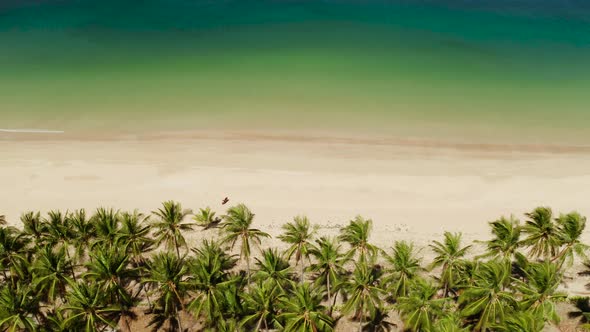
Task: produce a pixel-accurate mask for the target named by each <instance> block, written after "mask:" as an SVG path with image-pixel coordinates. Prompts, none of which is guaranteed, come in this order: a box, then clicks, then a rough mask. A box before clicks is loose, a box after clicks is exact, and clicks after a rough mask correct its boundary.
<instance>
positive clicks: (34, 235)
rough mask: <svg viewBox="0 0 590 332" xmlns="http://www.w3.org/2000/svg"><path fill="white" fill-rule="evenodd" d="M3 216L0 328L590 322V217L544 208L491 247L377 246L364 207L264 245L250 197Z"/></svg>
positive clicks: (513, 326)
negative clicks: (588, 229) (329, 226)
mask: <svg viewBox="0 0 590 332" xmlns="http://www.w3.org/2000/svg"><path fill="white" fill-rule="evenodd" d="M0 220H1V221H2V226H1V227H0V264H1V265H0V269H1V271H2V273H1V275H0V278H1V279H2V286H1V288H0V328H1V329H2V330H3V331H115V330H116V331H150V330H153V331H270V330H274V331H334V330H339V331H350V330H358V331H428V332H452V331H522V332H525V331H526V332H534V331H542V330H544V329H546V328H548V327H551V326H554V327H555V326H557V324H559V322H560V320H564V319H566V320H570V321H572V324H574V326H573V327H572V328H573V329H577V330H581V329H584V328H585V327H587V326H588V325H587V322H588V321H589V320H590V302H589V300H588V298H587V297H581V296H573V295H571V294H568V293H567V287H566V286H567V283H568V280H570V279H571V278H586V277H585V276H584V275H585V273H584V272H581V273H573V272H572V271H571V267H572V266H573V264H574V262H575V261H579V262H581V263H584V262H585V260H586V252H587V250H588V248H589V247H588V245H586V244H584V243H582V242H581V240H580V237H581V235H582V233H583V231H584V228H585V225H586V218H585V217H583V216H581V215H580V214H579V213H577V212H571V213H567V214H559V215H557V214H555V213H553V212H552V210H551V209H550V208H548V207H538V208H535V209H534V210H532V211H531V212H529V213H526V214H525V216H524V218H523V219H522V221H520V220H518V219H516V218H514V217H510V218H504V217H502V218H500V219H498V220H495V221H492V222H490V223H489V226H490V232H491V236H490V238H489V240H488V241H481V242H474V243H464V241H462V236H461V234H460V233H449V232H446V233H444V236H443V238H440V239H432V241H431V243H430V244H429V245H428V247H424V248H419V247H417V246H416V245H414V244H413V243H410V242H407V241H403V240H399V241H392V243H391V246H390V247H388V248H379V247H377V246H375V245H374V244H372V243H371V237H370V236H371V226H372V221H371V220H370V219H365V218H363V217H361V216H357V217H355V218H354V219H352V220H350V221H349V222H348V223H347V224H346V225H343V226H342V227H340V228H339V229H338V232H339V233H338V236H334V237H325V236H320V235H319V234H318V229H317V227H316V226H314V224H313V223H312V222H311V221H310V220H308V218H306V217H304V216H298V217H295V218H294V219H293V220H292V221H291V222H287V223H285V224H284V225H282V226H281V227H282V228H281V231H282V233H281V235H280V236H279V237H278V240H280V241H281V243H282V244H283V245H282V246H278V247H277V248H275V247H270V246H268V245H267V244H266V243H267V242H268V241H269V238H270V235H269V234H268V233H266V232H265V231H264V230H262V229H257V228H256V220H255V214H254V213H253V212H252V211H251V210H250V209H249V208H248V207H246V206H245V205H243V204H238V205H235V206H232V207H230V208H228V209H227V211H225V212H224V214H223V215H221V214H219V215H218V214H216V213H215V212H214V211H212V210H211V209H210V208H205V209H199V210H198V211H197V212H192V211H191V210H186V209H183V207H182V206H181V204H180V203H176V202H173V201H168V202H164V203H163V205H162V206H161V207H160V208H158V209H156V210H154V211H153V212H151V213H148V214H143V213H140V212H138V211H133V212H124V211H117V210H114V209H110V208H98V209H96V211H94V212H93V213H87V212H86V211H85V210H77V211H66V212H64V211H50V212H48V213H46V214H41V213H40V212H33V211H31V212H25V213H23V214H22V216H21V218H20V222H21V226H22V227H13V226H8V222H10V221H7V220H6V218H4V217H1V219H0ZM197 232H201V233H202V235H203V236H201V237H202V238H205V239H204V240H202V242H200V243H197V244H196V245H195V246H192V245H189V242H190V241H187V236H189V235H190V234H191V233H195V234H198V233H197ZM193 235H194V234H193ZM391 235H392V238H395V237H396V234H391ZM426 253H428V255H426ZM425 256H428V257H433V259H430V260H426V259H425V258H424V257H425ZM584 265H585V266H590V265H589V264H588V263H585V264H584ZM589 281H590V279H589ZM562 290H565V291H562ZM564 304H568V305H569V306H568V308H570V309H569V310H565V311H563V310H559V308H560V306H563V305H564Z"/></svg>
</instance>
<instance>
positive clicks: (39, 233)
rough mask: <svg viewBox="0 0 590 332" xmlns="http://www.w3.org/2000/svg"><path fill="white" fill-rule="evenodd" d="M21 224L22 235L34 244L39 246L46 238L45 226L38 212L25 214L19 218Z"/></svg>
mask: <svg viewBox="0 0 590 332" xmlns="http://www.w3.org/2000/svg"><path fill="white" fill-rule="evenodd" d="M20 221H21V223H22V224H23V233H25V234H26V235H27V236H29V237H31V238H32V239H33V240H34V241H35V243H37V244H39V245H41V244H42V242H43V239H44V238H45V237H47V227H46V226H47V225H46V223H44V222H43V219H42V218H41V213H40V212H36V213H35V212H33V211H29V212H25V213H23V214H22V215H21V216H20Z"/></svg>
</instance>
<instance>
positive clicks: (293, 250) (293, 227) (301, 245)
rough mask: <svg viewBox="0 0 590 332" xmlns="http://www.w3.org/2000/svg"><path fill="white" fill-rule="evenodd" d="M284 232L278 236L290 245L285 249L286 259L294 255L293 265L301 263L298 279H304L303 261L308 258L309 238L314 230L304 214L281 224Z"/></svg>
mask: <svg viewBox="0 0 590 332" xmlns="http://www.w3.org/2000/svg"><path fill="white" fill-rule="evenodd" d="M282 228H283V230H284V233H283V234H281V235H280V236H279V239H281V240H282V241H283V242H285V243H288V244H290V245H291V246H290V247H289V249H287V251H286V253H285V254H286V255H287V258H288V259H291V257H292V256H295V265H299V263H301V275H300V276H301V277H300V281H301V282H302V283H303V281H304V273H305V263H304V260H305V259H307V260H309V255H310V253H309V251H310V249H311V246H312V245H311V240H312V238H313V235H314V233H315V231H316V229H315V228H313V229H312V228H311V227H310V224H309V219H307V217H305V216H297V217H295V218H294V219H293V222H292V223H286V224H284V225H283V226H282Z"/></svg>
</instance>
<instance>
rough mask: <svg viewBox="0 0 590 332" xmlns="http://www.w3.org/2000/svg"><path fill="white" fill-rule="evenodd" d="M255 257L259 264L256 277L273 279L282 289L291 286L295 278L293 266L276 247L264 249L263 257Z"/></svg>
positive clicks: (257, 264) (258, 278) (257, 278)
mask: <svg viewBox="0 0 590 332" xmlns="http://www.w3.org/2000/svg"><path fill="white" fill-rule="evenodd" d="M254 259H255V260H256V266H257V270H256V272H255V273H254V279H256V280H269V281H272V282H273V283H274V284H275V285H276V286H277V287H279V288H280V289H281V290H282V291H285V289H286V288H288V287H289V286H290V282H291V280H292V279H293V275H292V273H291V266H290V265H289V262H287V261H286V260H285V259H284V258H283V257H281V255H280V254H279V253H278V251H277V250H276V249H266V250H263V251H262V257H261V258H258V257H256V258H254Z"/></svg>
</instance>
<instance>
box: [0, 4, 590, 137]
mask: <svg viewBox="0 0 590 332" xmlns="http://www.w3.org/2000/svg"><path fill="white" fill-rule="evenodd" d="M589 95H590V3H588V2H583V1H574V0H571V1H565V0H553V1H549V0H537V1H529V0H521V1H506V0H495V1H487V0H485V1H484V0H480V1H478V0H471V1H460V0H455V1H446V0H440V1H385V0H383V1H336V0H334V1H247V0H246V1H245V0H240V1H196V0H192V1H190V0H166V1H164V0H144V1H128V0H119V1H89V0H87V1H81V0H80V1H73V0H63V1H57V0H55V1H33V0H26V1H16V0H4V1H3V2H1V3H0V122H1V125H0V128H15V127H36V128H39V127H43V128H49V127H51V128H56V127H59V128H66V129H72V128H80V127H84V128H86V127H89V128H104V127H109V128H115V129H130V128H134V129H137V128H143V129H142V130H144V129H145V128H153V129H165V130H168V129H175V128H179V129H191V128H206V127H218V128H225V127H230V126H240V127H263V128H266V127H273V128H274V127H278V128H284V127H288V126H290V125H292V124H296V125H298V126H302V127H312V128H316V129H333V128H353V127H359V128H357V129H359V130H368V129H371V128H379V130H383V131H386V132H388V133H392V134H394V135H395V134H398V135H417V136H432V137H436V136H437V135H448V134H451V135H452V136H454V137H459V138H461V137H466V136H468V135H479V134H482V133H484V134H486V135H487V136H489V137H492V136H494V133H496V132H497V133H501V135H509V136H511V137H515V138H522V139H526V140H528V141H531V140H532V141H543V142H546V141H551V140H553V139H556V140H559V139H563V140H567V141H575V142H578V143H583V142H582V141H583V140H584V139H585V137H586V136H584V133H585V129H586V128H587V127H588V125H589V124H590V110H589V106H590V97H589ZM541 133H542V134H541ZM498 135H500V134H498ZM486 139H487V138H486Z"/></svg>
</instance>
